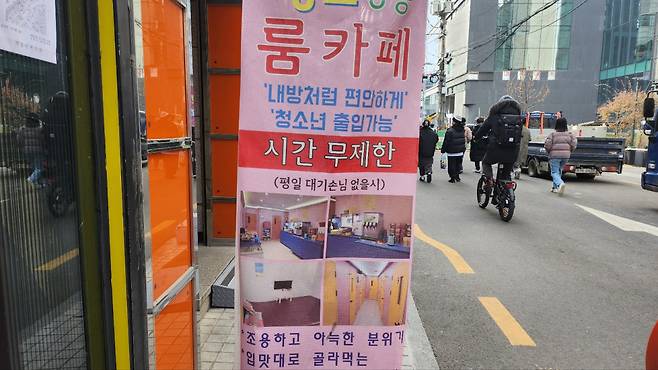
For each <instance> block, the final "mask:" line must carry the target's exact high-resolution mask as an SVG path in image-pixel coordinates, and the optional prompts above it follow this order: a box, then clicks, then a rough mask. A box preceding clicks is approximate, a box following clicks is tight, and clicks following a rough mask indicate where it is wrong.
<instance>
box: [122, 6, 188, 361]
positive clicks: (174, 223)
mask: <svg viewBox="0 0 658 370" xmlns="http://www.w3.org/2000/svg"><path fill="white" fill-rule="evenodd" d="M133 3H134V4H135V8H136V9H137V11H136V22H135V24H136V33H135V37H136V45H137V50H136V54H137V65H138V78H139V81H138V82H139V86H140V90H141V91H142V94H141V96H140V102H139V103H140V110H142V112H140V114H141V115H142V117H143V119H144V124H143V128H142V129H143V132H142V135H143V141H144V142H145V145H146V148H145V150H144V153H143V160H144V163H143V166H144V168H143V170H142V177H143V191H144V193H145V197H144V213H145V220H146V225H145V230H146V238H145V239H146V245H147V255H146V265H147V296H148V297H147V300H148V303H147V304H148V306H149V318H148V319H149V322H150V330H149V331H150V333H149V336H150V347H151V348H150V351H151V353H152V356H151V366H152V367H155V368H156V369H158V370H162V369H192V368H194V364H195V358H196V356H195V354H196V329H195V328H196V311H195V285H194V284H195V280H194V277H195V276H196V274H195V273H196V269H195V261H194V238H193V234H194V233H196V231H195V230H194V228H193V227H192V219H193V217H192V204H193V202H192V193H191V189H192V167H191V160H192V158H191V134H190V127H189V122H190V118H189V102H190V99H189V97H188V92H189V85H188V81H189V78H190V64H191V62H190V59H189V56H190V55H191V54H189V46H190V45H189V44H188V43H187V42H188V40H189V35H190V33H189V32H190V31H189V16H190V15H189V9H188V4H187V2H186V1H176V0H134V2H133Z"/></svg>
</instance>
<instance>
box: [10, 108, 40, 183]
mask: <svg viewBox="0 0 658 370" xmlns="http://www.w3.org/2000/svg"><path fill="white" fill-rule="evenodd" d="M17 139H18V144H19V146H20V147H21V148H22V149H23V154H25V158H26V159H27V160H28V161H29V163H30V164H31V165H32V174H31V175H30V177H28V178H27V181H29V182H31V183H32V184H35V185H38V184H39V181H40V179H41V174H42V173H43V161H44V154H45V151H44V135H43V128H42V126H41V120H40V119H39V115H37V114H36V113H29V114H28V115H27V116H26V117H25V125H24V126H23V127H21V128H20V130H19V131H18V135H17Z"/></svg>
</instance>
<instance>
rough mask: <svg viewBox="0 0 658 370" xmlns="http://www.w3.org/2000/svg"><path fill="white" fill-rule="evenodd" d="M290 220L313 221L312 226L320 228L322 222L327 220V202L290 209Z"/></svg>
mask: <svg viewBox="0 0 658 370" xmlns="http://www.w3.org/2000/svg"><path fill="white" fill-rule="evenodd" d="M289 217H290V221H304V222H311V227H314V228H319V227H320V222H326V220H325V218H326V217H327V202H322V203H318V204H314V205H312V206H308V207H303V208H297V209H293V210H291V211H290V216H289Z"/></svg>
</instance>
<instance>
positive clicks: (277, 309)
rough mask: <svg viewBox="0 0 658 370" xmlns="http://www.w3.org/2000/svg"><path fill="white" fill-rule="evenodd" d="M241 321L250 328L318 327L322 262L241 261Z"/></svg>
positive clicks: (249, 259)
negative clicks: (250, 326) (242, 282)
mask: <svg viewBox="0 0 658 370" xmlns="http://www.w3.org/2000/svg"><path fill="white" fill-rule="evenodd" d="M240 275H241V281H244V282H248V284H244V285H243V286H242V287H241V291H240V294H241V301H242V320H243V321H244V323H245V324H247V325H252V326H268V327H270V326H315V325H320V296H321V291H322V261H304V262H282V261H265V260H261V259H258V258H249V257H247V258H242V259H241V261H240Z"/></svg>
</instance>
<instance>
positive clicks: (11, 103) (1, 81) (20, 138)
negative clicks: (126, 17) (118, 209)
mask: <svg viewBox="0 0 658 370" xmlns="http://www.w3.org/2000/svg"><path fill="white" fill-rule="evenodd" d="M49 3H50V2H49ZM41 4H43V3H42V2H28V1H21V2H13V6H12V2H9V3H8V5H7V9H6V10H7V12H8V14H7V22H8V23H12V22H13V26H14V27H17V28H21V27H30V32H33V33H35V34H39V35H41V36H43V37H45V38H48V37H54V39H55V40H56V44H57V45H56V52H55V51H54V49H53V50H52V51H51V52H52V54H48V55H49V56H50V58H44V57H43V56H42V55H40V54H38V53H36V52H35V51H36V46H34V45H28V44H29V41H25V44H24V45H23V46H22V47H20V48H19V49H20V50H21V51H18V50H14V49H12V50H14V51H16V52H9V51H6V50H0V283H2V288H0V292H1V293H2V294H3V297H2V300H0V304H1V305H2V309H3V311H4V313H5V315H6V316H5V317H3V319H6V320H7V321H6V322H7V323H8V326H9V327H8V328H7V327H6V328H5V330H7V333H3V335H6V336H8V337H9V338H10V340H9V342H10V347H11V348H10V349H9V356H10V365H9V366H11V368H17V369H78V368H86V367H87V348H86V341H85V326H84V310H83V292H82V282H81V279H82V278H81V267H80V257H79V256H80V249H79V247H80V238H79V234H78V230H79V224H80V218H79V212H78V209H77V204H76V203H77V201H76V200H77V198H78V194H77V189H76V180H75V178H76V171H75V169H76V159H75V156H74V153H75V146H74V136H75V135H74V134H75V130H74V126H73V122H74V120H73V116H72V112H73V109H72V97H71V95H70V94H71V88H70V86H71V83H70V76H71V70H70V65H69V60H70V59H69V51H70V50H69V44H68V40H67V35H68V32H67V30H68V24H67V22H68V20H67V17H66V15H67V10H66V7H67V2H66V1H63V0H56V1H53V2H52V3H51V4H53V5H52V8H49V9H43V8H39V6H40V5H41ZM32 17H36V18H34V19H33V18H32ZM10 19H11V20H10ZM3 32H4V31H3ZM26 34H29V33H27V32H26ZM53 35H56V36H53ZM3 37H4V35H3ZM16 45H20V44H16ZM45 59H50V60H49V61H46V60H45Z"/></svg>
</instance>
